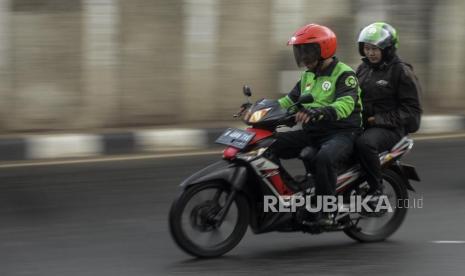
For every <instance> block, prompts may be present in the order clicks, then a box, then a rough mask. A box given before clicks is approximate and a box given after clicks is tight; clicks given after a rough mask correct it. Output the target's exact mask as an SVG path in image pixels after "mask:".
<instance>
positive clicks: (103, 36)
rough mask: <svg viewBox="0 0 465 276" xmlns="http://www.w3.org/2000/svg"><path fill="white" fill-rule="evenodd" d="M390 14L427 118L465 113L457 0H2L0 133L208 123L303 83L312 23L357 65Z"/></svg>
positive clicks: (463, 10) (462, 12) (462, 17)
mask: <svg viewBox="0 0 465 276" xmlns="http://www.w3.org/2000/svg"><path fill="white" fill-rule="evenodd" d="M379 20H383V21H387V22H388V23H390V24H392V25H393V26H394V27H396V28H397V30H398V32H399V34H400V51H399V53H400V56H401V57H403V58H404V59H405V60H406V61H408V62H409V63H412V64H413V65H414V68H415V71H416V73H417V75H418V77H419V78H420V81H421V83H422V85H423V88H424V93H423V104H424V106H425V110H426V112H427V113H456V114H464V113H465V112H464V110H465V109H464V107H463V106H464V104H465V93H464V92H463V87H464V86H465V78H464V77H463V76H464V73H465V47H463V45H465V32H464V31H463V26H465V1H462V0H443V1H438V0H404V1H394V0H354V1H346V0H314V1H310V0H234V1H227V0H131V1H129V0H128V1H123V0H0V132H3V133H5V132H18V131H37V130H79V129H89V128H105V127H133V126H154V125H167V124H204V123H209V122H218V121H225V120H229V119H230V118H231V114H232V113H233V112H234V111H235V110H236V109H237V107H238V105H239V104H240V103H242V101H243V98H242V94H241V87H242V85H243V84H249V85H250V86H251V87H252V89H253V92H254V93H255V96H254V97H255V98H257V97H270V98H276V97H279V96H281V95H282V94H283V93H287V92H288V91H289V90H290V89H291V88H292V86H293V85H294V84H295V82H296V81H297V79H298V76H299V71H298V69H297V68H296V66H295V65H294V61H293V56H292V51H291V49H290V48H288V47H287V46H286V42H287V40H288V38H289V37H290V36H291V35H292V33H293V32H294V31H295V30H296V29H297V28H298V27H300V26H302V25H304V24H307V23H310V22H315V23H320V24H325V25H328V26H329V27H331V28H332V29H333V30H334V31H335V32H336V34H337V35H338V39H339V48H338V51H337V56H338V57H339V58H340V59H341V60H343V61H344V62H346V63H348V64H349V65H351V66H352V67H354V68H355V67H356V66H357V65H358V63H359V61H360V57H359V56H358V52H357V47H356V43H355V41H356V38H357V34H358V32H359V30H360V29H361V28H362V27H363V26H364V25H366V24H369V23H371V22H373V21H379Z"/></svg>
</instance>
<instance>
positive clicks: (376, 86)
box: [356, 56, 422, 135]
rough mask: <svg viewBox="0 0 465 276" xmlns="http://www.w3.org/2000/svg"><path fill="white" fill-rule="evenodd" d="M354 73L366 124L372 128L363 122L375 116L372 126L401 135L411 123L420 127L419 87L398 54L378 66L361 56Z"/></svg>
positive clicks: (415, 78) (407, 130) (416, 80)
mask: <svg viewBox="0 0 465 276" xmlns="http://www.w3.org/2000/svg"><path fill="white" fill-rule="evenodd" d="M356 74H357V77H358V80H359V84H360V88H361V89H362V94H361V95H362V103H363V113H362V115H363V124H364V126H365V127H371V126H368V124H367V123H366V122H367V119H368V117H371V116H374V117H375V123H374V124H373V125H372V126H375V127H383V128H389V129H393V130H396V131H398V132H399V133H400V134H402V135H405V134H406V133H407V132H409V128H410V129H411V127H409V126H411V125H412V123H413V125H415V123H417V124H418V126H419V120H420V116H421V113H422V109H421V105H420V100H419V94H421V87H420V84H419V82H418V79H417V77H416V76H415V74H414V73H413V68H412V66H411V65H410V64H407V63H404V62H403V61H401V60H400V59H399V57H397V56H394V57H393V58H392V59H391V61H390V62H382V63H381V64H377V65H373V64H371V63H370V62H368V60H367V59H366V58H364V59H363V63H362V64H360V66H359V67H358V68H357V72H356ZM407 125H409V126H407ZM414 128H415V127H414Z"/></svg>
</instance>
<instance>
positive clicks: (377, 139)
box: [355, 128, 402, 192]
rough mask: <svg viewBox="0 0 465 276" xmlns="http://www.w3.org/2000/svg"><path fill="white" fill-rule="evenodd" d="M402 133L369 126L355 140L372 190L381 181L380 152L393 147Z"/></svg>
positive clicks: (374, 189) (375, 188) (377, 186)
mask: <svg viewBox="0 0 465 276" xmlns="http://www.w3.org/2000/svg"><path fill="white" fill-rule="evenodd" d="M401 138H402V137H401V135H400V134H398V133H397V132H395V131H392V130H389V129H384V128H369V129H367V130H366V131H365V132H363V134H362V135H360V137H358V139H357V141H356V142H355V147H356V152H357V155H358V158H359V160H360V164H361V165H362V168H363V169H364V170H365V171H366V173H367V175H366V178H367V182H368V184H369V185H370V192H373V191H376V190H377V189H378V188H379V186H380V183H381V180H382V178H381V164H380V162H379V153H381V152H383V151H386V150H389V149H391V148H392V147H393V146H394V145H395V144H396V143H397V142H398V141H399V140H400V139H401Z"/></svg>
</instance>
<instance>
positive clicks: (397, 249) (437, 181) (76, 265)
mask: <svg viewBox="0 0 465 276" xmlns="http://www.w3.org/2000/svg"><path fill="white" fill-rule="evenodd" d="M217 159H218V156H214V155H208V156H201V157H177V158H163V159H150V160H132V161H130V160H128V161H112V162H99V163H80V164H67V165H52V166H33V167H21V168H0V275H2V276H9V275H47V276H51V275H60V276H63V275H66V276H72V275H99V276H103V275H112V276H114V275H170V274H174V275H233V274H234V275H235V274H242V275H250V274H252V273H253V274H254V275H280V274H284V273H286V274H290V275H299V274H302V275H303V274H305V275H307V274H316V275H359V274H360V273H362V274H367V273H370V274H372V273H376V274H383V275H394V274H397V275H463V274H464V271H465V261H464V260H465V243H440V244H437V243H433V241H465V211H464V207H465V204H464V197H465V166H464V164H465V140H434V141H419V142H417V143H416V145H415V148H414V150H413V152H412V154H411V155H410V156H409V157H408V158H407V160H408V161H409V163H413V164H415V165H416V166H417V168H418V172H419V174H420V176H421V177H422V179H423V181H422V182H421V183H414V185H415V187H416V188H417V193H416V194H412V196H415V197H416V198H423V208H421V209H411V210H409V213H408V215H407V219H406V221H405V222H404V224H403V226H402V227H401V229H400V230H399V231H398V232H397V233H396V234H395V235H393V236H392V237H391V238H390V239H389V240H388V241H387V242H383V243H376V244H359V243H357V242H354V241H352V240H351V239H349V238H348V237H346V236H345V235H344V234H343V233H331V234H322V235H309V234H303V233H286V234H282V233H271V234H264V235H253V234H251V233H250V232H248V233H247V235H246V237H245V238H244V239H243V240H242V242H241V243H240V244H239V245H238V246H237V247H236V248H235V249H234V250H233V251H231V252H230V253H228V254H227V255H226V256H224V257H222V258H218V259H212V260H196V259H193V258H191V257H189V256H188V255H186V254H185V253H184V252H182V251H181V250H180V249H178V248H177V247H176V245H175V244H174V242H173V241H172V240H171V237H170V235H169V233H168V225H167V215H168V210H169V206H170V203H171V201H172V199H173V198H174V196H175V194H176V193H177V191H178V187H177V185H178V183H179V182H180V181H181V180H182V179H183V178H185V177H186V176H188V175H189V174H191V173H193V172H195V171H196V170H197V169H200V168H202V167H204V166H205V165H207V164H209V163H211V162H213V161H215V160H217Z"/></svg>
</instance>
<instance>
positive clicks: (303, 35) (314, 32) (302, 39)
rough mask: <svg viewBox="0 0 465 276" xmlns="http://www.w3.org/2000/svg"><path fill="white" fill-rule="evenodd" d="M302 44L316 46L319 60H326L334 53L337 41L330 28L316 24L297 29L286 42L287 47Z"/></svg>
mask: <svg viewBox="0 0 465 276" xmlns="http://www.w3.org/2000/svg"><path fill="white" fill-rule="evenodd" d="M302 44H317V45H318V46H319V48H320V53H319V57H320V59H327V58H330V57H332V56H334V54H335V53H336V48H337V39H336V35H335V34H334V32H333V31H331V29H330V28H328V27H325V26H321V25H318V24H308V25H305V26H303V27H301V28H299V29H298V30H297V31H296V32H295V33H294V35H293V36H292V37H291V39H289V41H288V42H287V45H294V46H297V45H302ZM295 48H296V47H294V49H295ZM298 48H300V47H298ZM296 58H297V57H296ZM297 63H299V61H297Z"/></svg>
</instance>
